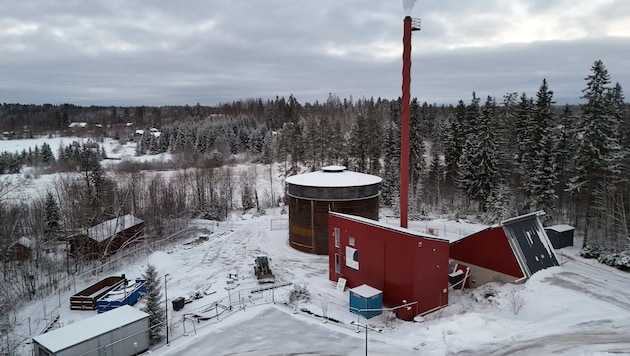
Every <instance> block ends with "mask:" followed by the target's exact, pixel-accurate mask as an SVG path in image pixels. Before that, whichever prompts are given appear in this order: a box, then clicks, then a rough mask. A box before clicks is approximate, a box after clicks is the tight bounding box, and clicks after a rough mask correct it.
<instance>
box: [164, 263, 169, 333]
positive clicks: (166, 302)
mask: <svg viewBox="0 0 630 356" xmlns="http://www.w3.org/2000/svg"><path fill="white" fill-rule="evenodd" d="M168 275H169V274H168V273H167V274H165V275H164V301H165V308H164V309H165V316H166V345H168V344H169V342H168V290H167V288H166V277H168Z"/></svg>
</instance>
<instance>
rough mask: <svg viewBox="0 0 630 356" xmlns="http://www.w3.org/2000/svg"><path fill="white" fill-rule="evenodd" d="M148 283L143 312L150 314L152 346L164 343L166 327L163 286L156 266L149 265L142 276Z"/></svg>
mask: <svg viewBox="0 0 630 356" xmlns="http://www.w3.org/2000/svg"><path fill="white" fill-rule="evenodd" d="M142 277H143V278H144V280H145V281H146V282H147V293H146V294H145V296H144V299H145V303H144V307H142V311H143V312H145V313H147V314H149V339H150V342H151V344H152V345H155V344H157V343H158V342H160V341H162V338H163V335H162V332H163V330H164V327H165V326H166V317H165V310H166V309H165V308H164V306H162V286H161V282H160V278H159V276H158V273H157V270H156V268H155V266H154V265H152V264H149V265H147V269H146V270H145V271H144V273H143V274H142ZM167 307H168V306H167Z"/></svg>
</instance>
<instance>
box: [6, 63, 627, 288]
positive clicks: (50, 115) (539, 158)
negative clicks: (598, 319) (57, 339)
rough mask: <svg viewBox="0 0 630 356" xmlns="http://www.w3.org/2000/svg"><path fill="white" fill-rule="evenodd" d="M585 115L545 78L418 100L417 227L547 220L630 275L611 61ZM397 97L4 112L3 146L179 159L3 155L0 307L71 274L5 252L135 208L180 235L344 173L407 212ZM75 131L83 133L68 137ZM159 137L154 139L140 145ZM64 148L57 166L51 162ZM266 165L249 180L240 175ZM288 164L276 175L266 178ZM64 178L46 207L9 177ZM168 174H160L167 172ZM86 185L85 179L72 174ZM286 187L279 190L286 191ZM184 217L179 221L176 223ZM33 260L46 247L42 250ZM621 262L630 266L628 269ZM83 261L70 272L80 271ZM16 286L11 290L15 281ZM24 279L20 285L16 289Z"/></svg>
mask: <svg viewBox="0 0 630 356" xmlns="http://www.w3.org/2000/svg"><path fill="white" fill-rule="evenodd" d="M580 97H581V100H580V103H579V104H578V105H562V104H558V103H556V102H555V101H554V97H553V83H548V82H547V81H546V80H545V79H541V83H540V87H539V89H538V91H537V92H536V93H535V94H534V95H533V96H530V95H527V94H525V93H519V92H514V93H507V94H505V95H504V96H503V97H501V98H497V97H491V96H485V97H484V96H483V95H479V93H474V92H473V93H471V95H470V97H469V98H462V100H460V101H459V103H458V104H457V105H440V104H435V103H426V102H422V101H421V100H420V99H418V98H413V99H412V102H411V121H410V125H411V127H410V160H409V162H410V165H409V182H410V187H409V194H410V198H409V203H410V213H411V214H412V216H410V218H412V219H413V218H414V217H417V218H421V217H422V216H425V215H443V216H446V217H449V218H460V217H461V218H469V217H473V218H475V219H476V220H478V221H482V222H485V223H498V222H500V221H501V220H503V219H506V218H510V217H514V216H516V215H517V214H523V213H528V212H533V211H539V210H542V211H544V212H545V213H546V215H545V217H544V219H546V221H545V223H546V224H556V223H564V224H570V225H574V226H576V228H577V229H576V233H577V234H578V235H580V236H582V237H583V248H584V252H583V253H584V254H585V255H586V256H589V257H599V258H600V260H603V261H604V262H608V263H609V264H613V265H618V266H619V267H623V268H630V258H629V257H628V256H630V252H629V251H630V227H629V226H630V114H629V106H628V104H626V102H625V98H624V94H623V91H622V87H621V85H619V84H618V83H615V82H614V80H613V78H612V76H611V75H610V74H609V73H608V72H607V70H606V68H605V65H604V63H602V62H601V61H596V62H595V63H594V64H593V66H592V67H591V68H590V70H588V73H587V74H586V77H585V81H584V89H583V90H582V92H581V93H580ZM400 108H401V102H400V98H398V99H384V98H352V97H350V98H339V97H337V96H335V95H334V94H330V95H329V96H328V98H327V99H326V100H325V101H324V102H319V101H315V102H313V103H300V102H299V100H298V98H295V97H294V96H293V95H291V96H289V97H288V98H285V97H276V98H275V99H273V100H269V99H264V100H263V99H244V100H239V101H234V102H231V103H222V104H220V105H216V106H211V107H209V106H201V105H199V104H197V105H194V106H163V107H145V106H139V107H95V106H92V107H79V106H75V105H71V104H63V105H48V104H46V105H24V104H6V103H5V104H3V105H2V106H0V131H2V132H3V136H4V138H5V139H22V138H31V137H42V136H59V135H67V136H69V137H77V136H83V137H86V138H89V139H90V140H93V142H97V143H98V142H100V141H101V140H102V139H103V138H104V137H109V138H115V139H117V140H119V141H121V142H127V141H130V140H135V141H136V142H137V152H136V153H137V154H138V155H147V154H148V155H151V154H159V153H165V152H167V153H170V154H172V155H173V157H175V158H174V159H172V160H171V161H168V162H164V161H161V162H157V163H137V162H120V163H118V164H116V165H113V166H112V167H115V168H112V169H111V170H110V169H107V170H106V169H105V168H104V165H103V160H106V159H108V157H107V154H106V153H105V151H104V150H102V148H101V149H98V148H97V149H94V147H98V145H96V146H91V145H90V142H91V141H88V142H87V143H77V142H72V143H70V144H69V145H67V146H65V147H51V146H50V145H45V146H44V145H42V147H36V148H35V149H33V150H29V151H22V152H2V153H0V174H2V176H3V177H5V178H0V180H1V183H0V219H1V221H2V223H1V224H0V251H3V252H4V253H5V255H3V260H4V261H5V263H3V267H4V270H3V272H4V273H3V276H4V278H5V280H4V281H3V282H12V283H14V284H15V287H14V288H13V289H12V290H8V289H5V288H2V291H3V292H2V293H4V294H5V295H3V296H2V297H4V298H15V297H17V296H28V297H35V295H36V294H37V293H44V294H45V293H47V292H49V291H50V290H53V289H54V288H55V286H56V284H57V282H58V281H59V279H60V278H61V276H62V275H64V274H66V273H70V272H71V271H69V269H70V264H69V263H68V262H67V261H66V264H64V265H63V266H61V265H60V264H58V263H57V262H55V261H49V260H46V259H45V258H44V257H43V256H39V254H37V255H36V256H35V258H34V260H33V264H34V266H35V267H33V268H42V266H48V268H49V270H50V271H51V272H50V273H49V274H48V275H38V276H35V277H34V276H33V273H32V270H29V269H28V268H24V266H22V267H19V269H18V270H16V271H15V273H14V274H12V273H10V272H11V271H9V269H11V268H17V267H12V265H10V264H9V263H7V262H6V261H7V258H8V256H7V255H6V253H7V251H8V247H9V246H10V245H11V244H12V243H13V242H15V241H16V239H18V238H19V237H21V236H30V237H32V238H34V241H35V244H36V245H37V246H39V245H40V244H41V245H43V244H44V243H45V242H46V241H48V240H50V239H59V238H63V236H64V235H65V234H67V233H68V232H69V231H77V230H80V229H84V228H86V227H89V226H93V225H94V224H96V223H98V222H101V221H104V220H106V219H109V218H112V217H116V216H120V215H121V214H127V213H130V212H133V213H134V214H135V215H137V216H139V217H140V218H142V219H143V220H144V221H146V222H147V229H149V230H148V234H149V235H150V236H155V237H160V236H166V235H168V234H170V233H173V232H174V231H175V230H177V229H181V226H182V225H183V224H185V219H187V218H193V217H203V218H211V219H225V218H226V217H227V214H228V212H229V211H230V210H232V209H245V210H247V209H254V208H257V209H258V210H259V211H262V209H264V208H266V207H270V206H277V204H278V203H279V202H280V201H282V198H283V197H281V196H276V195H275V194H274V189H269V190H268V191H265V192H261V191H257V188H256V182H257V181H258V180H260V179H267V180H268V182H269V184H270V185H271V186H273V184H274V181H276V182H277V181H280V180H281V178H282V177H286V176H289V175H294V174H297V173H300V172H305V171H309V170H316V169H318V168H320V167H322V166H326V165H331V164H339V165H345V166H347V167H348V169H350V170H354V171H358V172H365V173H370V174H375V175H379V176H380V177H382V178H383V183H382V186H381V204H382V205H383V207H389V208H391V209H392V211H393V212H394V213H396V209H397V205H398V201H399V177H400V163H399V162H400V112H401V110H400ZM71 123H86V125H85V126H79V127H76V126H75V127H72V126H73V125H71ZM152 129H157V130H159V132H160V134H159V135H153V134H144V135H141V136H139V135H137V133H138V131H137V130H142V132H144V133H149V132H152V131H151V130H152ZM53 152H55V153H56V154H53ZM244 162H253V163H258V164H259V165H258V167H260V166H263V167H268V168H267V169H258V170H257V169H252V170H250V171H248V172H247V173H246V174H241V175H239V176H238V177H237V176H236V175H235V173H234V170H233V168H231V165H233V164H235V163H244ZM272 165H276V166H278V167H280V175H281V176H280V177H276V176H274V175H275V174H276V173H274V172H276V171H274V170H273V169H272V168H271V167H272ZM27 166H28V167H37V171H38V172H41V173H53V172H61V173H63V172H68V173H73V174H67V175H63V174H61V175H59V178H58V179H57V180H56V181H55V184H54V185H53V186H52V187H51V188H50V190H49V191H48V192H47V194H45V195H44V196H42V197H35V198H33V199H31V200H25V201H23V202H21V203H19V204H15V203H8V202H7V201H6V200H5V197H6V196H7V195H8V194H10V193H11V192H13V191H15V190H18V189H20V187H21V186H24V185H26V184H28V180H29V177H28V176H25V177H23V178H20V179H17V180H16V179H12V180H8V179H6V177H7V176H8V174H15V173H20V172H21V171H22V170H23V169H24V167H27ZM165 171H167V172H171V174H159V173H156V172H165ZM76 173H79V174H76ZM275 184H277V183H275ZM174 221H177V224H174V223H173V222H174ZM36 251H38V249H36ZM624 256H626V257H625V258H626V260H627V264H624V263H620V262H619V261H623V258H624ZM80 266H81V261H78V262H76V263H74V264H73V268H75V269H76V268H80ZM16 274H17V276H16V277H15V278H16V280H14V281H8V280H7V279H8V278H9V276H11V275H16ZM12 278H13V277H12Z"/></svg>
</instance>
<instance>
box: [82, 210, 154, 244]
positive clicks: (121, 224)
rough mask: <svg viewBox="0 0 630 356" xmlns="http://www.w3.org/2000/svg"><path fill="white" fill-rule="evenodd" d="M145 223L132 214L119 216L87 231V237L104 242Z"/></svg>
mask: <svg viewBox="0 0 630 356" xmlns="http://www.w3.org/2000/svg"><path fill="white" fill-rule="evenodd" d="M143 222H144V221H143V220H142V219H139V218H137V217H135V216H133V215H131V214H127V215H123V216H119V217H117V218H113V219H110V220H107V221H104V222H102V223H100V224H98V225H94V226H92V227H91V228H89V229H87V235H88V236H89V237H90V238H91V239H94V240H96V241H98V242H103V241H105V240H107V239H109V238H110V237H112V236H114V235H116V234H118V233H120V232H123V231H125V230H127V229H129V228H130V227H133V226H136V225H138V224H142V223H143Z"/></svg>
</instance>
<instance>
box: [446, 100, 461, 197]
mask: <svg viewBox="0 0 630 356" xmlns="http://www.w3.org/2000/svg"><path fill="white" fill-rule="evenodd" d="M465 121H466V104H464V102H463V101H462V100H460V101H459V104H457V107H456V108H455V113H454V114H453V115H450V116H448V118H447V122H446V123H445V124H444V128H443V131H442V135H441V139H440V145H441V146H442V150H443V152H444V165H445V181H444V183H445V192H448V195H449V196H450V199H449V200H450V203H451V204H453V203H454V197H455V196H456V192H457V187H458V186H459V183H458V182H459V169H458V162H459V160H460V157H461V155H462V149H463V145H464V141H465V139H466V134H465V131H464V127H465V125H466V123H465Z"/></svg>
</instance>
